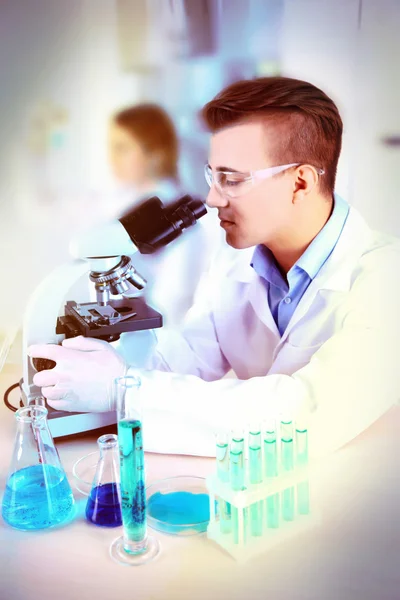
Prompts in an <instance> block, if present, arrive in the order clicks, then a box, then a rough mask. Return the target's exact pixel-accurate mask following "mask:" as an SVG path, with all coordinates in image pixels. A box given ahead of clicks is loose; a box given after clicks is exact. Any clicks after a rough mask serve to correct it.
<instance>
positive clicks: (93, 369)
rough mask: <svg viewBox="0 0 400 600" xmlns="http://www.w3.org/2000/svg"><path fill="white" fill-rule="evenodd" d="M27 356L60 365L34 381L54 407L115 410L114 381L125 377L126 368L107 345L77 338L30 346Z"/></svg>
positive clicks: (102, 410)
mask: <svg viewBox="0 0 400 600" xmlns="http://www.w3.org/2000/svg"><path fill="white" fill-rule="evenodd" d="M28 354H29V356H31V357H32V358H49V359H50V360H54V361H55V362H56V363H57V364H56V366H55V367H54V369H51V370H48V371H41V372H40V373H36V375H35V376H34V378H33V383H34V384H35V385H37V386H38V387H41V388H42V394H43V396H44V397H45V398H47V401H48V403H49V405H50V406H52V407H53V408H55V409H57V410H65V411H70V412H107V411H110V410H114V409H115V406H114V405H113V394H112V386H113V381H114V379H115V378H116V377H122V376H123V375H124V374H125V372H126V370H127V365H126V363H125V361H124V360H123V358H122V357H121V356H120V355H119V354H118V353H117V352H116V351H115V350H114V348H113V347H112V346H111V345H110V344H109V343H108V342H104V341H103V340H96V339H93V338H85V337H82V336H78V337H76V338H71V339H68V340H64V341H63V343H62V346H57V345H55V344H37V345H33V346H30V348H28Z"/></svg>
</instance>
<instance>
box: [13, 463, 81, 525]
mask: <svg viewBox="0 0 400 600" xmlns="http://www.w3.org/2000/svg"><path fill="white" fill-rule="evenodd" d="M73 506H74V498H73V495H72V491H71V488H70V485H69V483H68V480H67V477H66V475H65V473H64V471H62V470H60V469H58V468H57V467H53V466H51V465H34V466H31V467H25V468H24V469H20V470H19V471H16V472H15V473H13V474H12V475H11V476H10V477H9V479H8V481H7V485H6V489H5V493H4V498H3V509H2V514H3V519H4V521H5V522H6V523H8V524H9V525H11V526H12V527H15V528H17V529H24V530H26V529H44V528H46V527H53V526H54V525H58V524H60V523H63V522H64V521H66V520H67V519H68V518H70V517H71V515H72V513H73V510H72V509H73Z"/></svg>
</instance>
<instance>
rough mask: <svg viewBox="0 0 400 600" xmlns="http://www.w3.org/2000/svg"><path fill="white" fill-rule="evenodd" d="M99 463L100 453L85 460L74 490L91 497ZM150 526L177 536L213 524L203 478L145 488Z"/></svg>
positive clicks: (171, 480) (78, 468) (79, 465)
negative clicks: (210, 522)
mask: <svg viewBox="0 0 400 600" xmlns="http://www.w3.org/2000/svg"><path fill="white" fill-rule="evenodd" d="M98 460H99V453H98V451H97V450H96V451H94V452H91V453H90V454H87V455H86V456H82V457H81V458H80V459H79V460H77V461H76V463H75V464H74V466H73V468H72V473H73V477H74V485H75V488H76V489H77V490H78V491H79V492H81V493H82V494H84V495H85V496H88V495H89V494H90V491H91V488H92V483H93V478H94V476H95V473H96V467H97V463H98ZM146 498H147V524H148V526H149V527H151V528H152V529H155V530H156V531H160V532H161V533H165V534H167V535H174V536H190V535H200V534H202V533H205V532H206V531H207V527H208V524H209V521H210V506H209V494H208V490H207V487H206V480H205V479H204V478H203V477H195V476H192V475H180V476H177V477H168V478H166V479H160V480H158V481H156V482H154V483H152V484H150V485H148V486H147V488H146Z"/></svg>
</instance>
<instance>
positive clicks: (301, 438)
mask: <svg viewBox="0 0 400 600" xmlns="http://www.w3.org/2000/svg"><path fill="white" fill-rule="evenodd" d="M307 463H308V432H307V429H306V428H305V427H304V426H302V424H300V423H299V424H297V426H296V465H297V466H299V467H303V466H305V465H306V464H307ZM297 512H298V513H299V514H300V515H308V514H309V512H310V490H309V484H308V481H301V482H300V483H298V484H297Z"/></svg>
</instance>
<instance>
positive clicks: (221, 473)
mask: <svg viewBox="0 0 400 600" xmlns="http://www.w3.org/2000/svg"><path fill="white" fill-rule="evenodd" d="M216 456H217V475H218V479H219V480H220V481H223V482H224V483H228V482H229V444H228V434H227V433H226V432H225V431H220V432H218V434H217V452H216ZM218 506H219V523H220V530H221V533H230V532H231V531H232V523H231V517H232V515H231V505H230V503H229V502H226V501H225V500H222V499H221V498H219V500H218Z"/></svg>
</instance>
